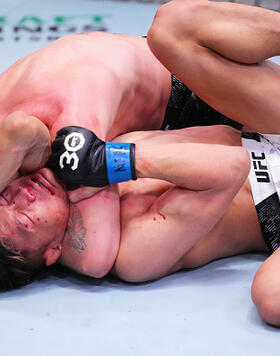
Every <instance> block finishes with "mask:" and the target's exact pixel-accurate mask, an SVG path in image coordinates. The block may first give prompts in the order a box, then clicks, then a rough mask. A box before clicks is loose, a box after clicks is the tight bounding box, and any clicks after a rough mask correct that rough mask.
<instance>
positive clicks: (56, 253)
mask: <svg viewBox="0 0 280 356" xmlns="http://www.w3.org/2000/svg"><path fill="white" fill-rule="evenodd" d="M60 256H61V244H60V243H57V244H56V245H54V246H51V247H48V248H47V249H46V251H45V253H44V260H45V265H46V266H50V265H53V264H54V263H56V261H57V260H58V259H59V257H60Z"/></svg>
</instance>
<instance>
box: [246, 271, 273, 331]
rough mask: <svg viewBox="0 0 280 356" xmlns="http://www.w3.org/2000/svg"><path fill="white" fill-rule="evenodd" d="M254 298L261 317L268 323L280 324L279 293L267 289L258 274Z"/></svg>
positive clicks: (253, 291) (253, 292) (253, 286)
mask: <svg viewBox="0 0 280 356" xmlns="http://www.w3.org/2000/svg"><path fill="white" fill-rule="evenodd" d="M251 297H252V300H253V302H254V304H255V306H256V307H257V310H258V312H259V315H260V317H261V318H262V319H263V321H264V322H265V323H267V324H270V325H274V326H277V327H279V326H280V298H279V293H277V291H274V293H270V291H267V290H266V288H265V286H264V285H263V283H262V280H261V279H259V275H258V274H257V275H256V277H255V279H254V282H253V285H252V290H251Z"/></svg>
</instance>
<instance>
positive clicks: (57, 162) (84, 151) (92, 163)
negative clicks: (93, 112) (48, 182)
mask: <svg viewBox="0 0 280 356" xmlns="http://www.w3.org/2000/svg"><path fill="white" fill-rule="evenodd" d="M47 166H48V167H49V168H51V169H52V170H53V172H54V173H55V174H56V175H57V176H58V177H59V178H60V179H61V180H62V181H63V182H64V183H68V184H80V185H87V186H91V187H104V186H106V185H108V184H114V183H119V182H124V181H127V180H130V179H137V178H136V172H135V145H134V144H133V143H118V142H104V141H102V140H100V139H99V138H98V137H97V136H96V135H95V134H94V133H93V132H92V131H90V130H88V129H85V128H83V127H79V126H67V127H64V128H62V129H61V130H59V131H58V132H57V135H56V139H55V140H54V142H53V143H52V154H51V156H50V158H49V160H48V163H47Z"/></svg>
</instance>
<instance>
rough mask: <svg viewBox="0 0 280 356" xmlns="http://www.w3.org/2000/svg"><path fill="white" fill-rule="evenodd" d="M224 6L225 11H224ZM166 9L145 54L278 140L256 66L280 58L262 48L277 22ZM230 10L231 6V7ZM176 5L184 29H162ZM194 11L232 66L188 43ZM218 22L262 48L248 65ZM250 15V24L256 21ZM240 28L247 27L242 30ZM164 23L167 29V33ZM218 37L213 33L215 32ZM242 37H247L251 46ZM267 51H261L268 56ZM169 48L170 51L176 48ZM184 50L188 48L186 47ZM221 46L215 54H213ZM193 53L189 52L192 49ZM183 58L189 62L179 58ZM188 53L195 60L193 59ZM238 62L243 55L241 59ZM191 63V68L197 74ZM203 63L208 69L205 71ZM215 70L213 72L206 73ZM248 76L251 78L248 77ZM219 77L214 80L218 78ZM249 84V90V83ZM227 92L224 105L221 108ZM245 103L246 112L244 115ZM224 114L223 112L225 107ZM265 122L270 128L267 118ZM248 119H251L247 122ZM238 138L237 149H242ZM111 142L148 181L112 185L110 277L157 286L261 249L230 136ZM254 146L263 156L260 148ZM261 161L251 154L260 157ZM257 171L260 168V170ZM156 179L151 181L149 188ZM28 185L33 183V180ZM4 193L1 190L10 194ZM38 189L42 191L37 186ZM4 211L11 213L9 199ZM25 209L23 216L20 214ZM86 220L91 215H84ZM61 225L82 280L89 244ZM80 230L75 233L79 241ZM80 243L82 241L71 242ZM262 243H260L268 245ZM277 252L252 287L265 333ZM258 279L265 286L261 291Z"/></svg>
mask: <svg viewBox="0 0 280 356" xmlns="http://www.w3.org/2000/svg"><path fill="white" fill-rule="evenodd" d="M228 5H229V6H230V7H226V6H228ZM165 6H166V7H163V8H162V9H161V10H160V11H159V13H158V16H157V19H156V21H155V23H154V25H153V27H152V29H151V30H150V33H149V38H148V40H149V44H150V46H151V48H152V50H153V51H154V53H155V54H156V55H157V56H158V57H159V58H160V60H162V61H164V60H165V59H162V58H161V56H163V53H164V50H166V46H167V48H168V50H167V52H168V53H170V55H171V57H172V56H173V57H174V58H173V60H175V59H176V58H179V59H180V58H182V60H183V59H184V58H185V59H186V63H187V66H190V73H194V75H193V76H190V77H191V78H190V80H189V81H188V80H187V78H185V76H187V75H186V71H184V70H185V69H184V68H183V69H182V68H181V69H182V71H183V72H182V75H181V79H183V80H184V81H185V82H186V83H187V84H188V85H190V87H191V86H194V85H196V88H197V92H198V93H200V92H199V90H200V85H201V87H202V89H201V96H202V95H204V98H205V99H207V100H208V97H207V95H206V94H207V91H206V86H209V90H208V93H210V94H211V95H209V94H208V96H209V100H208V101H209V102H210V101H211V100H212V101H213V102H214V101H215V100H216V99H215V97H216V96H218V97H220V100H216V101H215V102H214V104H215V103H216V106H217V105H218V104H217V103H219V105H220V109H222V110H223V111H224V112H226V113H228V112H229V113H231V117H232V118H238V119H240V121H241V122H242V123H243V124H247V125H248V126H251V127H257V129H258V130H260V131H263V132H274V133H276V134H278V133H279V132H278V131H279V128H278V126H279V125H277V118H275V117H273V112H274V111H275V110H276V108H275V106H277V105H278V102H277V100H276V95H277V94H276V92H278V91H277V88H278V86H277V84H278V82H279V80H278V81H277V80H276V79H277V78H278V76H279V74H278V73H279V69H278V67H277V66H276V65H273V64H271V63H269V62H265V63H262V64H256V62H257V61H258V60H262V59H265V58H266V57H270V56H272V55H277V54H278V53H279V50H278V48H277V45H276V44H275V43H277V44H278V41H277V42H276V38H275V40H274V41H271V43H270V42H269V41H268V39H270V38H271V36H272V34H273V33H274V26H275V28H276V30H275V31H277V28H279V25H278V22H279V14H275V13H273V12H269V11H266V10H259V9H257V10H256V9H255V8H252V7H246V6H245V7H244V6H242V7H241V8H240V5H237V4H233V5H231V4H216V3H208V2H200V1H198V2H197V3H195V4H192V3H190V4H189V3H188V2H185V1H175V2H174V3H170V4H168V6H167V5H165ZM231 6H235V7H233V8H232V7H231ZM169 7H170V8H169ZM182 7H183V10H184V12H183V13H185V15H186V16H187V15H188V14H189V13H190V14H191V15H190V19H188V20H189V21H184V19H182V21H181V22H180V21H179V22H178V23H177V22H176V24H173V23H172V21H171V24H170V22H169V16H168V12H169V10H170V9H171V10H172V11H174V14H175V17H174V19H175V18H176V13H177V11H178V13H180V14H181V13H182ZM165 9H167V11H165ZM241 10H242V11H241ZM202 11H206V15H205V14H204V16H206V17H207V19H208V23H209V22H211V21H210V20H209V19H210V18H211V17H209V14H212V15H211V16H213V18H214V19H216V20H215V21H212V22H213V23H212V25H213V26H214V27H215V26H216V25H217V28H216V31H215V36H216V35H218V34H219V33H220V34H221V32H222V35H224V34H225V35H226V36H227V40H226V41H225V42H224V46H225V44H226V46H225V47H226V49H227V50H228V51H229V53H231V52H233V53H235V52H237V53H238V52H239V48H241V50H240V52H241V54H240V58H239V57H238V54H237V55H236V57H235V58H234V60H233V59H232V58H231V56H230V55H229V57H228V58H227V55H226V50H225V51H221V54H222V56H220V55H219V54H218V53H219V51H218V48H216V47H215V52H213V51H212V50H211V49H210V48H211V46H210V44H209V45H208V48H206V47H204V46H203V45H202V44H203V43H206V44H207V41H205V42H204V41H202V40H201V38H199V37H195V36H193V30H192V27H195V26H196V24H197V23H199V21H200V20H199V19H200V18H201V21H202V24H201V25H203V24H205V23H206V22H205V19H204V17H203V16H202V15H203V12H202ZM221 11H222V12H223V16H222V19H221V16H220V17H219V16H218V15H219V14H220V13H221ZM165 13H167V16H165ZM240 13H242V14H246V17H245V16H244V17H243V18H242V17H241V16H240ZM194 15H196V16H194ZM225 16H226V20H227V21H226V23H227V24H228V25H229V26H230V27H231V28H232V30H234V29H235V27H236V26H238V28H240V26H241V25H243V30H244V32H243V34H242V39H246V36H248V41H249V42H250V43H252V42H256V45H257V42H258V41H260V42H261V43H260V44H259V46H257V50H256V51H254V48H253V49H251V52H253V54H251V57H252V58H251V62H252V63H254V64H252V65H247V64H242V62H243V58H241V55H242V53H243V50H244V46H243V47H242V46H241V47H240V44H239V43H238V44H237V43H236V42H235V41H234V38H231V37H232V36H231V33H230V32H228V33H226V32H225V31H223V27H222V26H219V25H220V24H221V22H222V23H224V22H223V21H224V18H225ZM256 16H257V20H258V21H257V22H255V19H256ZM178 19H181V17H180V16H178ZM191 19H192V21H191ZM242 19H243V20H242ZM240 21H241V23H240ZM251 22H252V23H253V24H254V25H255V23H256V24H257V25H255V26H256V27H255V28H254V31H253V33H252V32H251ZM246 23H247V24H249V25H248V26H246ZM162 24H163V25H162ZM169 25H171V27H170V28H169V27H168V26H169ZM210 25H211V23H210ZM176 26H178V27H179V29H180V31H182V33H184V35H185V36H186V37H187V36H188V35H189V33H191V34H192V36H189V38H188V40H187V41H186V43H185V42H184V41H183V40H184V36H181V37H180V36H178V33H177V32H176V31H175V34H174V33H173V31H172V30H173V28H174V29H176ZM258 26H260V28H262V26H266V27H267V29H266V31H263V30H261V31H260V30H259V29H258ZM202 28H203V26H202ZM219 29H220V31H218V30H219ZM165 31H167V33H168V34H169V35H170V36H171V39H172V40H174V45H173V41H169V40H170V37H168V36H164V39H166V40H167V43H165V41H164V39H162V36H161V35H160V34H162V35H164V34H165ZM199 34H200V32H199V33H198V35H199ZM202 34H203V33H202ZM251 36H253V40H252V38H251ZM275 37H277V36H275ZM217 38H219V36H217ZM203 40H204V39H203ZM212 40H214V38H213V39H212ZM230 40H231V41H232V45H231V41H230ZM257 40H258V41H257ZM178 41H179V42H178ZM180 41H183V45H184V46H185V45H186V50H185V48H184V46H183V45H181V42H180ZM244 41H245V40H244ZM245 42H246V41H245ZM269 43H270V47H269V48H268V49H267V45H268V44H269ZM175 45H178V48H177V47H176V46H175ZM188 45H189V46H190V48H188ZM241 45H242V43H241ZM265 45H266V47H265ZM222 48H223V46H221V49H222ZM246 48H247V47H246ZM264 48H265V49H264ZM188 49H189V50H188ZM192 49H195V50H194V51H192ZM200 49H201V50H202V55H201V61H200V56H199V55H198V54H200V53H201V52H200ZM177 50H181V51H182V52H180V53H179V54H180V55H178V54H177V53H176V51H177ZM190 54H191V55H192V57H193V58H194V61H192V60H191V59H190V58H188V56H189V55H190ZM196 54H197V56H195V55H196ZM203 54H205V56H206V55H207V56H209V60H210V61H208V60H206V59H205V57H204V56H203ZM247 56H248V57H250V53H248V54H247ZM167 57H168V56H167ZM164 58H165V57H164ZM247 60H248V59H247ZM248 61H249V60H248ZM175 62H176V61H175ZM178 62H179V63H177V64H178V65H180V64H181V61H178ZM246 62H247V61H246ZM195 63H197V66H198V67H197V68H196V65H195ZM207 63H208V64H209V65H210V67H208V68H207ZM164 64H165V65H167V66H171V65H172V61H171V62H170V63H168V60H167V63H164ZM216 68H217V70H215V69H216ZM207 69H208V70H207ZM220 69H221V71H220ZM226 69H227V71H226ZM199 70H202V74H203V76H202V79H203V80H201V78H200V85H199V84H195V83H192V80H193V79H194V78H195V79H198V75H199ZM211 71H213V73H212V72H211ZM174 73H176V75H177V76H179V77H180V73H179V70H177V71H176V68H175V67H174ZM251 73H253V74H252V75H251ZM220 74H221V76H222V77H220V76H219V75H220ZM245 74H246V75H245ZM215 76H216V77H217V79H218V84H219V85H220V86H224V90H222V89H221V88H218V89H215V83H216V81H215ZM225 77H226V78H229V82H226V81H225V80H224V79H225ZM258 77H260V78H261V79H262V81H261V82H260V81H256V78H258ZM246 78H248V80H246ZM275 78H276V79H275ZM253 79H254V85H255V86H257V89H255V88H254V87H252V85H251V83H252V81H253ZM230 83H232V84H234V91H232V90H230V93H229V89H230V87H231V89H232V84H230ZM258 85H259V87H258ZM263 88H266V92H265V97H266V96H267V97H266V101H265V98H264V97H261V96H259V95H258V93H259V92H260V91H261V90H262V89H263ZM210 89H211V92H210ZM203 90H205V91H203ZM244 91H246V94H247V96H246V98H244ZM212 94H213V95H212ZM229 94H230V98H231V99H232V104H231V102H230V101H229V100H228V97H229ZM273 95H274V96H275V98H274V100H271V101H269V105H266V104H267V99H269V98H270V97H272V99H273ZM254 101H256V102H257V104H258V107H257V112H254V108H253V107H252V105H249V104H250V103H252V102H254ZM259 101H260V103H259ZM244 102H245V104H247V105H249V108H247V105H245V104H244ZM239 103H240V106H239ZM228 106H229V107H230V109H228ZM261 109H262V110H263V114H265V115H263V117H262V116H260V115H259V111H260V110H261ZM268 115H269V116H268ZM271 117H272V118H273V120H270V118H271ZM254 119H256V122H255V121H254ZM79 124H80V123H79ZM265 130H266V131H265ZM96 133H97V132H96ZM245 140H246V139H244V144H245V143H246V142H247V141H245ZM264 140H265V138H264ZM116 141H120V142H124V141H128V142H135V143H136V155H135V163H136V175H137V176H138V177H140V178H153V180H152V181H150V182H147V181H146V184H145V185H143V184H142V182H143V180H142V179H139V180H138V181H136V182H128V183H121V184H119V186H120V191H121V196H122V209H121V225H122V239H121V245H120V249H119V253H118V256H117V259H116V262H115V266H114V269H113V272H114V273H115V274H117V275H119V276H120V277H122V278H124V279H125V280H128V281H129V280H130V281H143V280H149V279H152V278H158V277H160V276H163V275H164V274H167V273H171V272H173V271H176V270H178V269H180V268H184V267H194V266H199V265H202V264H204V263H207V262H209V261H211V260H213V259H215V258H219V257H225V256H229V255H233V254H236V253H241V252H248V251H252V250H259V251H268V247H267V245H266V244H265V242H264V239H263V236H262V230H261V227H260V224H259V221H258V216H257V213H256V209H255V207H254V202H253V199H252V195H251V189H250V184H249V182H248V181H246V182H245V183H244V184H243V185H242V183H243V182H244V180H245V179H246V177H247V175H248V171H249V168H250V161H249V156H248V154H247V152H246V151H245V149H244V148H243V147H241V135H240V132H239V131H236V130H234V129H231V128H225V127H216V128H212V129H209V128H192V129H186V130H182V131H172V132H158V131H156V132H150V133H147V132H144V133H141V132H140V133H139V132H138V133H131V134H128V135H126V136H125V137H124V136H123V137H120V138H118V139H116ZM267 141H269V140H267ZM257 148H258V149H260V150H261V149H263V148H262V146H258V147H257ZM262 153H263V152H260V156H261V157H262ZM250 154H251V152H250ZM251 157H252V156H251ZM209 162H211V165H209ZM262 163H263V162H262ZM265 164H266V166H267V165H268V163H265ZM252 172H253V171H252ZM253 173H254V172H253ZM43 174H45V173H43ZM47 174H49V173H47ZM31 178H32V177H31ZM156 178H158V179H160V181H156V180H155V179H156ZM35 179H36V178H35ZM31 180H32V179H31ZM48 180H51V181H52V182H53V183H54V181H53V178H50V177H49V178H48ZM33 183H35V184H36V182H33ZM39 183H41V182H39ZM41 184H42V183H41ZM45 184H47V183H45ZM37 185H38V184H37ZM39 185H40V184H39ZM43 185H44V184H43ZM7 189H10V188H9V186H8V188H7ZM34 189H35V188H34ZM41 189H44V188H43V187H41ZM89 189H91V188H89ZM47 190H50V192H48V194H49V197H50V196H51V193H52V192H51V189H50V188H49V189H48V188H47ZM25 191H26V189H25ZM87 193H88V190H87ZM98 194H100V193H98ZM96 195H97V194H96ZM103 198H104V200H105V199H106V196H105V195H103ZM8 199H9V198H7V200H8ZM22 199H23V197H22ZM7 203H8V205H11V206H12V203H13V199H11V200H10V201H8V202H7ZM81 203H83V202H81ZM26 205H27V204H26ZM26 209H28V206H27V207H26ZM94 210H95V212H96V211H98V214H96V215H99V210H97V209H96V207H94ZM88 217H90V218H91V219H93V218H94V216H89V215H88ZM70 220H71V219H70ZM74 220H75V219H74ZM104 221H106V220H101V223H102V224H103V227H106V224H104ZM237 221H238V225H237V223H236V222H237ZM84 223H85V221H84ZM70 225H71V226H72V230H71V231H74V234H73V235H71V234H69V233H68V236H67V235H66V238H65V243H66V244H67V246H68V249H69V250H70V256H71V254H72V256H75V255H76V256H78V257H77V260H78V259H79V260H80V261H82V260H83V258H84V261H85V264H84V265H82V266H81V267H80V269H81V271H83V268H84V269H85V270H84V273H87V274H89V275H90V268H88V267H85V266H86V265H87V264H90V261H89V255H90V253H89V251H90V249H89V248H88V244H89V240H87V241H85V239H84V236H85V232H86V227H85V226H84V225H83V223H82V220H81V219H80V220H78V219H76V220H75V221H73V218H72V223H71V224H70ZM81 232H82V234H80V233H81ZM81 235H82V237H83V238H82V239H79V237H80V236H81ZM92 236H94V234H93V235H92ZM171 237H172V238H171ZM77 241H79V242H80V243H81V242H82V245H83V246H86V248H87V249H88V250H87V251H82V250H81V249H79V248H77V244H76V243H77ZM85 242H86V243H85ZM267 242H268V243H269V239H268V240H267ZM89 245H90V244H89ZM90 247H92V245H90ZM105 247H106V246H105ZM269 247H270V248H271V247H272V246H269ZM71 249H72V251H71ZM69 250H68V251H69ZM277 251H278V250H276V251H275V252H274V253H273V254H272V256H271V257H270V258H269V259H268V260H267V261H268V262H265V264H264V265H263V267H262V269H261V272H258V274H257V277H256V279H255V282H254V285H253V298H254V300H255V302H256V304H257V307H258V310H259V312H260V314H261V316H262V317H263V319H264V320H265V321H267V322H269V323H272V324H274V325H278V324H279V320H280V318H278V314H277V312H278V313H279V308H278V303H277V298H278V295H279V291H278V284H277V282H278V281H277V274H275V273H274V274H273V272H272V273H271V274H270V277H269V280H268V278H266V277H267V276H266V274H267V273H269V272H270V271H268V270H269V268H267V267H266V266H267V265H268V266H271V264H273V263H274V264H277V262H278V261H277ZM91 252H92V254H91V259H92V260H94V257H95V258H98V256H97V255H95V254H94V253H93V250H92V251H91ZM66 256H67V253H66ZM63 258H65V257H63ZM69 261H71V259H69ZM73 261H74V264H73V268H76V265H75V261H76V260H75V258H74V259H73ZM108 261H110V259H108ZM275 261H276V262H275ZM109 264H110V263H109V262H108V266H107V267H108V268H110V267H109ZM276 267H277V266H276ZM275 270H277V269H274V271H275ZM262 278H264V279H265V283H264V281H263V279H262Z"/></svg>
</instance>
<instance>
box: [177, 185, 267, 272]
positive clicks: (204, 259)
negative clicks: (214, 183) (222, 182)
mask: <svg viewBox="0 0 280 356" xmlns="http://www.w3.org/2000/svg"><path fill="white" fill-rule="evenodd" d="M252 251H264V252H266V251H267V247H266V244H265V242H264V239H263V237H262V232H261V228H260V224H259V220H258V216H257V213H256V209H255V206H254V202H253V199H252V195H251V189H250V183H249V181H248V180H247V181H246V182H245V184H244V185H243V187H242V188H241V189H240V191H239V192H238V194H237V195H236V196H235V198H234V200H233V201H232V203H231V205H230V206H229V208H228V209H227V211H226V213H225V215H224V216H223V218H222V219H221V220H220V221H219V222H218V224H217V225H216V226H215V227H214V229H212V231H210V232H209V233H208V234H207V235H206V236H205V237H204V238H203V239H201V240H200V241H199V242H198V243H197V244H196V245H195V246H194V247H193V248H192V249H191V250H190V251H186V254H185V255H184V257H183V258H182V259H181V260H180V261H178V262H177V263H176V264H175V265H174V267H173V269H172V271H176V270H179V269H181V268H195V267H199V266H202V265H204V264H206V263H209V262H211V261H213V260H215V259H219V258H223V257H229V256H233V255H237V254H240V253H246V252H252Z"/></svg>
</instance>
